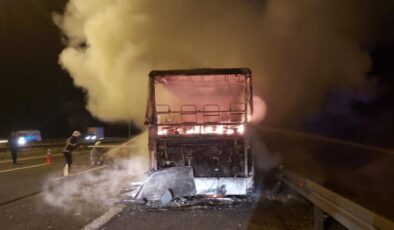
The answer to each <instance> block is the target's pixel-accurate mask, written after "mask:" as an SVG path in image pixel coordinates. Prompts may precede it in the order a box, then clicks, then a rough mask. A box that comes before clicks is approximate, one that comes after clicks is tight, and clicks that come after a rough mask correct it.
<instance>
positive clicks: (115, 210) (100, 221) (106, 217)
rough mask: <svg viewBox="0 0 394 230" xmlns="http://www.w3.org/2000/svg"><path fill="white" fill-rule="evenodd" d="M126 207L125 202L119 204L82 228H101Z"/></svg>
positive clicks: (86, 229)
mask: <svg viewBox="0 0 394 230" xmlns="http://www.w3.org/2000/svg"><path fill="white" fill-rule="evenodd" d="M125 208H126V205H124V204H117V205H115V206H113V207H112V208H110V209H109V210H108V211H107V212H106V213H104V214H103V215H101V216H100V217H99V218H97V219H95V220H93V221H92V222H91V223H90V224H88V225H86V226H85V227H84V228H83V229H82V230H96V229H99V228H101V227H102V226H103V225H104V224H106V223H107V222H108V221H110V220H111V219H112V218H114V216H116V215H118V214H119V213H121V212H122V211H123V209H125Z"/></svg>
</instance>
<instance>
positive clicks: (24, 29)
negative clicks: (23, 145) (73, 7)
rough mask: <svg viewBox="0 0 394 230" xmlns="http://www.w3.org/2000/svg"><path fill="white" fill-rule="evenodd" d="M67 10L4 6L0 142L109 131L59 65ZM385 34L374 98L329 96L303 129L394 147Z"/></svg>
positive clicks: (391, 47) (18, 1)
mask: <svg viewBox="0 0 394 230" xmlns="http://www.w3.org/2000/svg"><path fill="white" fill-rule="evenodd" d="M66 2H67V1H66V0H0V63H1V68H0V77H1V91H0V92H1V94H0V95H1V97H0V104H1V106H2V108H1V110H0V111H1V113H0V137H5V136H7V135H8V133H9V132H10V131H11V130H12V129H15V130H17V129H40V130H41V132H42V134H43V136H44V137H65V136H68V135H69V134H70V132H71V131H72V130H73V129H76V128H78V129H83V128H84V127H87V126H95V125H102V124H101V123H100V122H99V121H97V120H95V119H94V118H92V116H91V115H90V114H89V112H88V111H86V110H85V99H84V98H85V95H84V92H83V91H82V90H81V89H77V88H75V87H74V86H73V82H72V79H71V78H70V77H69V74H68V73H67V72H65V71H64V70H62V69H61V67H60V65H59V64H58V55H59V53H60V52H61V50H62V48H63V47H64V44H62V41H61V34H60V31H59V29H58V28H57V27H56V26H55V25H54V24H53V22H52V16H51V14H52V12H55V11H56V12H63V9H64V6H65V4H66ZM379 31H381V35H379V36H381V38H380V39H378V43H377V44H373V45H372V46H371V47H367V48H366V49H367V50H368V51H369V52H370V54H371V57H372V61H373V67H372V70H371V72H370V73H369V75H368V76H366V77H367V78H368V79H369V80H371V81H373V82H374V84H375V90H373V92H368V93H360V92H357V93H356V92H352V91H347V90H343V89H341V90H339V89H332V90H330V91H329V92H328V94H327V97H326V100H325V103H324V104H323V105H321V107H320V108H319V109H318V110H317V111H316V112H315V113H314V114H312V115H311V116H310V117H307V118H305V119H304V120H303V121H302V124H303V127H304V130H307V131H308V132H313V133H317V134H321V135H327V136H331V137H337V138H342V139H348V140H353V141H358V142H362V143H367V144H374V145H381V146H385V147H393V145H394V142H393V141H392V140H394V131H393V130H394V20H387V22H386V23H384V25H383V26H382V28H381V29H380V30H379ZM285 128H286V127H285ZM109 130H110V131H109V132H110V134H113V135H122V134H123V133H126V131H125V125H117V126H111V127H109ZM111 132H112V133H111Z"/></svg>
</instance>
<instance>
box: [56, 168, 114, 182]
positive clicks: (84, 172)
mask: <svg viewBox="0 0 394 230" xmlns="http://www.w3.org/2000/svg"><path fill="white" fill-rule="evenodd" d="M107 167H108V165H103V166H100V167H97V168H92V169H88V170H85V171H81V172H78V173H75V174H70V175H69V176H61V177H57V178H55V179H53V180H54V181H56V180H61V179H65V178H69V177H74V176H78V175H82V174H86V173H88V172H93V171H96V170H99V169H103V168H107Z"/></svg>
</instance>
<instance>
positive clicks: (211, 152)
mask: <svg viewBox="0 0 394 230" xmlns="http://www.w3.org/2000/svg"><path fill="white" fill-rule="evenodd" d="M252 96H253V92H252V79H251V71H250V70H249V69H247V68H237V69H191V70H168V71H157V70H155V71H151V72H150V74H149V99H148V108H147V113H146V124H147V125H148V127H149V152H150V153H149V157H150V158H149V159H150V162H149V167H150V170H151V172H154V171H155V170H158V169H162V168H168V167H176V166H191V167H192V168H193V172H194V178H195V184H196V187H197V193H198V194H209V193H213V194H217V193H222V194H224V195H245V194H246V193H248V192H249V191H250V190H251V189H252V188H253V175H254V169H253V159H252V154H251V148H250V143H249V140H248V138H247V137H246V135H245V128H246V124H247V122H248V119H249V117H250V115H251V114H252V113H253V101H252V100H253V99H252V98H253V97H252Z"/></svg>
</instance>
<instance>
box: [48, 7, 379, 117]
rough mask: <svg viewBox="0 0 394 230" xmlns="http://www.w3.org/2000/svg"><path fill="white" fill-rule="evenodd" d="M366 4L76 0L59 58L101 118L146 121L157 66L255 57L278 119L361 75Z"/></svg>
mask: <svg viewBox="0 0 394 230" xmlns="http://www.w3.org/2000/svg"><path fill="white" fill-rule="evenodd" d="M367 5H368V4H367ZM369 13H370V12H369V8H368V6H365V5H361V4H358V1H356V0H332V1H311V0H299V1H294V0H267V1H263V0H255V1H247V0H216V1H208V0H200V1H195V0H168V1H153V0H100V1H97V0H70V2H69V3H68V5H67V8H66V10H65V13H64V15H63V16H60V15H55V17H54V19H55V22H56V23H57V25H58V26H59V27H60V28H61V29H62V31H63V32H64V34H65V37H66V39H67V47H66V48H65V49H64V51H63V52H62V53H61V55H60V63H61V65H62V66H63V67H64V68H65V69H66V70H68V71H69V72H70V74H71V76H72V77H73V79H74V82H75V84H76V85H77V86H79V87H82V88H83V89H85V90H86V92H87V108H88V110H89V111H90V112H92V114H93V115H95V116H96V117H98V118H100V119H103V120H106V121H125V120H130V119H133V120H134V121H135V122H136V123H137V124H140V125H142V123H143V119H144V112H145V107H146V101H147V99H146V96H147V79H148V77H147V75H148V73H149V71H150V70H152V69H174V68H175V69H176V68H182V69H183V68H200V67H250V68H251V69H252V71H253V76H254V79H253V80H254V86H255V92H256V94H257V95H259V96H261V98H263V99H264V101H265V102H266V104H267V107H268V108H269V111H270V112H269V114H267V119H268V121H270V122H271V124H274V123H277V122H279V121H282V120H292V119H293V120H297V119H299V118H301V117H302V116H303V115H305V113H306V112H308V111H309V110H310V109H311V108H313V107H314V106H316V105H317V104H319V103H320V101H321V100H322V97H323V96H324V94H325V92H326V90H327V89H328V88H330V87H334V86H335V87H341V86H346V87H348V86H351V87H359V86H362V85H363V84H364V83H363V79H364V78H363V76H365V74H366V73H367V72H368V71H369V69H370V66H371V61H370V58H369V56H368V53H367V52H364V51H363V50H362V48H361V46H362V44H363V43H362V42H363V41H365V40H368V39H369V37H368V36H366V34H368V32H370V31H367V29H366V28H370V27H369V25H370V24H369V23H371V24H372V23H374V20H370V19H369V17H368V15H369ZM369 34H371V33H369Z"/></svg>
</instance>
